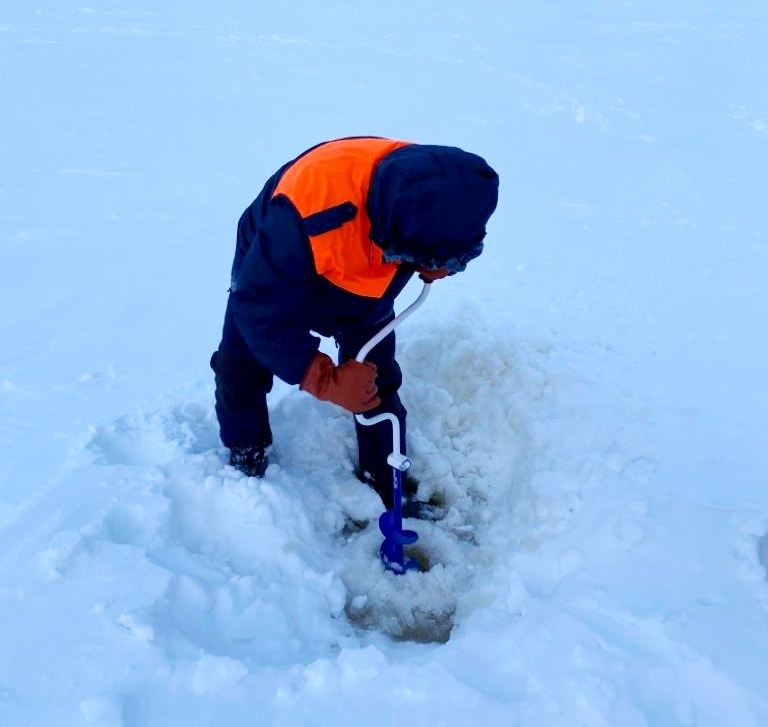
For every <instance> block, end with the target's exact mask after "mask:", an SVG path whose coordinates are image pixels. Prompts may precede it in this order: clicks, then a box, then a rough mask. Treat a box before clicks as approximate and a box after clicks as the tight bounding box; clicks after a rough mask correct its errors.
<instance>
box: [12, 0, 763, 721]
mask: <svg viewBox="0 0 768 727" xmlns="http://www.w3.org/2000/svg"><path fill="white" fill-rule="evenodd" d="M766 67H768V6H766V4H765V2H763V0H743V1H740V2H725V1H724V0H719V1H715V0H695V1H694V0H679V1H678V2H669V0H643V1H642V2H641V1H639V0H622V1H621V2H617V1H616V0H610V1H609V0H584V1H583V2H564V1H562V2H555V1H554V0H542V1H541V2H536V3H532V2H525V3H523V2H502V1H501V0H479V1H478V2H475V3H461V2H456V1H455V0H439V1H438V0H423V1H421V0H420V1H419V2H414V1H410V2H405V1H404V0H392V2H386V3H381V2H377V3H373V2H368V1H367V0H362V1H360V0H358V1H356V2H352V0H327V1H324V2H310V1H309V0H302V1H293V0H286V2H282V3H266V2H259V1H256V2H254V1H253V0H250V1H248V2H246V1H245V0H220V1H219V2H217V3H205V2H201V0H189V2H185V3H178V2H173V3H171V2H169V1H168V0H153V2H149V0H90V2H88V3H87V4H76V3H69V2H67V1H66V0H49V1H47V2H46V1H45V0H39V1H38V0H33V1H31V2H13V3H11V2H4V3H2V4H0V98H2V104H0V158H2V169H3V174H2V177H0V260H1V261H2V264H0V724H2V725H4V726H5V727H21V726H22V725H23V726H25V727H28V726H30V725H32V726H35V727H37V726H55V727H68V726H80V725H88V726H92V727H118V726H120V727H174V726H176V725H179V726H182V725H183V726H185V727H186V726H189V725H216V726H219V725H226V726H230V725H231V726H234V727H236V726H240V725H243V726H244V725H345V724H366V725H395V724H413V725H479V724H483V725H515V726H520V727H560V726H563V727H576V726H578V727H646V726H647V727H676V726H678V725H680V726H684V727H694V726H695V727H730V726H733V727H751V726H755V727H759V726H762V725H766V724H768V689H767V688H766V685H767V684H768V582H767V581H766V570H767V569H768V538H767V537H766V531H768V454H767V450H768V447H766V442H768V424H767V423H766V411H767V410H768V387H766V384H765V370H766V360H767V359H768V356H767V354H768V344H767V343H766V338H767V336H766V333H767V330H766V325H767V324H768V284H767V283H766V281H768V243H767V242H766V236H765V235H766V222H767V220H766V212H765V210H766V205H765V199H764V195H765V188H766V182H765V170H766V169H768V92H767V91H766V85H765V69H766ZM359 134H378V135H383V136H391V137H395V138H403V139H409V140H412V141H417V142H422V143H438V144H451V145H457V146H461V147H463V148H466V149H468V150H471V151H474V152H476V153H479V154H482V155H483V156H485V157H486V158H487V159H488V161H489V162H490V163H491V164H492V165H493V166H494V167H495V168H496V169H497V170H498V172H499V174H500V176H501V180H502V187H501V198H500V204H499V208H498V211H497V212H496V214H495V215H494V217H493V219H492V221H491V224H490V226H489V235H488V238H487V246H486V251H485V253H484V254H483V256H482V257H481V258H479V259H478V260H477V261H476V262H474V263H472V264H471V265H470V267H469V269H468V270H467V272H466V273H464V274H462V275H460V276H457V277H455V278H451V279H447V280H444V281H440V282H438V283H436V284H435V285H434V287H433V290H432V294H431V296H430V297H429V299H428V300H427V302H426V303H425V305H424V307H423V308H422V309H420V310H419V311H418V312H417V313H416V314H414V316H413V317H412V318H410V319H409V320H408V321H406V322H405V323H403V326H402V328H400V329H398V338H399V348H400V356H399V357H400V361H401V363H402V366H403V369H404V372H405V378H406V383H405V385H404V388H403V397H404V400H405V402H406V404H407V406H408V409H409V454H410V456H411V458H412V459H413V462H414V467H413V471H414V474H415V475H416V476H417V477H418V478H419V479H420V481H421V492H422V494H423V495H425V496H426V495H431V494H435V493H438V494H440V495H441V496H442V497H444V498H445V501H446V503H447V515H446V517H445V519H444V520H442V521H440V522H437V523H421V522H419V523H414V522H412V521H409V523H408V525H409V527H411V526H412V527H414V529H416V530H417V531H418V532H419V534H420V540H419V542H418V544H417V545H416V546H415V555H416V557H417V558H418V559H419V560H420V561H421V562H422V563H423V564H424V566H425V568H426V570H425V571H424V572H411V573H408V574H407V575H405V576H397V575H394V574H393V573H390V572H388V571H385V570H384V569H383V567H382V565H381V563H380V561H379V559H378V556H377V551H378V548H379V544H380V542H381V535H380V533H379V531H378V529H377V527H376V518H377V516H378V514H379V512H380V506H379V504H378V501H377V498H376V497H375V496H374V495H373V494H372V493H371V492H370V491H368V490H367V489H366V488H365V487H364V486H362V485H361V484H360V483H358V482H357V480H356V479H355V477H354V474H353V471H354V467H355V442H354V431H353V426H352V421H351V419H350V417H349V416H347V415H346V414H345V413H344V412H342V411H340V410H339V409H337V408H335V407H333V406H331V405H328V404H324V403H320V402H317V401H315V400H313V399H312V398H311V397H309V396H308V395H306V394H304V393H301V392H299V391H297V390H296V389H295V388H292V387H289V386H286V385H284V384H282V383H278V384H277V385H276V387H275V390H274V392H273V394H272V395H271V399H270V406H271V411H272V415H273V426H274V433H275V438H276V442H275V448H274V453H273V464H272V465H271V466H270V468H269V470H268V473H267V476H266V477H265V478H264V479H263V480H261V481H257V480H254V479H248V478H244V477H242V476H240V475H238V473H236V472H235V471H234V470H232V469H231V468H230V467H228V466H227V465H226V450H224V449H223V448H222V446H221V444H220V443H219V440H218V433H217V427H216V422H215V417H214V413H213V384H212V375H211V372H210V370H209V369H208V359H209V356H210V353H211V352H212V351H213V350H214V349H215V347H216V345H217V344H218V337H219V332H220V326H221V321H222V317H223V310H224V305H225V302H226V295H227V286H228V272H229V266H230V262H231V255H232V252H233V249H234V235H235V226H236V223H237V219H238V217H239V215H240V213H241V212H242V210H243V209H244V208H245V207H246V206H247V205H248V204H249V203H250V202H251V200H252V199H253V198H254V197H255V196H256V194H257V193H258V192H259V190H260V188H261V185H262V184H263V182H264V180H265V179H266V178H267V177H268V176H269V175H270V174H271V173H272V172H273V171H274V170H275V169H276V168H277V167H278V166H279V165H280V164H282V163H283V162H285V161H287V160H288V159H291V158H292V157H293V156H295V155H296V154H297V153H299V152H300V151H302V150H303V149H305V148H306V147H308V146H310V145H312V144H314V143H317V142H319V141H322V140H326V139H331V138H335V137H340V136H347V135H359ZM418 290H419V289H418V284H416V283H414V284H413V285H411V286H409V287H408V289H407V290H406V291H405V292H404V294H403V296H402V298H401V302H402V305H403V306H405V305H407V303H408V302H410V300H412V299H413V298H415V297H416V295H417V294H418ZM323 345H324V347H326V350H328V351H329V352H331V353H332V352H333V351H334V347H333V345H332V343H331V342H324V344H323ZM350 518H352V519H354V520H357V521H363V522H364V521H366V520H369V521H370V523H369V525H368V526H367V527H364V528H363V529H362V530H360V531H358V532H349V529H345V524H346V523H347V522H348V520H349V519H350Z"/></svg>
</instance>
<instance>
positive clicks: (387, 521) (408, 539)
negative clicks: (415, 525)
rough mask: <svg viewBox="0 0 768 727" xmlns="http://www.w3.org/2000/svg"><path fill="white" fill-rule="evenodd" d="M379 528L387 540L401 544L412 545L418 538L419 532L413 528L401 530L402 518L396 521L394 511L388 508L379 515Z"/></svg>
mask: <svg viewBox="0 0 768 727" xmlns="http://www.w3.org/2000/svg"><path fill="white" fill-rule="evenodd" d="M379 530H381V534H382V535H383V536H384V537H385V538H386V539H387V540H391V541H392V542H394V543H400V544H401V545H412V544H413V543H415V542H416V541H417V540H418V539H419V534H418V533H417V532H415V531H414V530H403V522H402V519H399V521H398V518H397V516H396V515H395V513H393V512H390V511H389V510H387V511H386V512H383V513H381V515H380V516H379Z"/></svg>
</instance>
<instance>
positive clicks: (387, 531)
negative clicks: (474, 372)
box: [355, 280, 430, 574]
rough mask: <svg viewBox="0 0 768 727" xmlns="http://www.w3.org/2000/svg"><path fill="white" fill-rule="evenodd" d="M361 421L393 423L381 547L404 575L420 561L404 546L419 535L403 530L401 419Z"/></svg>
mask: <svg viewBox="0 0 768 727" xmlns="http://www.w3.org/2000/svg"><path fill="white" fill-rule="evenodd" d="M429 286H430V281H426V280H425V281H424V287H423V288H422V290H421V294H420V295H419V297H418V298H417V299H416V300H415V301H414V302H413V303H411V305H409V306H408V307H407V308H406V309H405V310H404V311H403V312H402V313H400V315H398V316H396V317H395V318H394V319H393V320H391V321H390V322H389V323H388V324H387V325H386V326H384V328H382V329H381V330H380V331H379V332H378V333H377V334H376V335H375V336H374V337H373V338H371V340H370V341H368V343H366V344H365V345H364V346H363V347H362V348H361V349H360V352H359V353H358V354H357V356H356V358H355V360H356V361H359V362H360V363H362V362H363V361H365V357H366V356H367V355H368V354H369V353H370V351H371V349H372V348H373V347H374V346H376V345H377V344H378V343H380V342H381V341H383V340H384V338H386V337H387V336H388V335H389V334H390V333H391V332H392V331H393V330H394V329H395V327H396V326H398V325H399V324H400V323H402V322H403V321H404V320H405V319H406V318H407V317H408V316H409V315H411V313H413V312H414V311H415V310H416V309H417V308H418V307H419V306H420V305H421V304H422V303H423V302H424V301H425V300H426V297H427V295H428V293H429ZM355 419H356V420H357V422H358V423H360V424H363V425H365V426H372V425H374V424H379V423H380V422H383V421H390V422H391V423H392V454H390V455H389V457H387V464H388V465H389V466H390V467H391V468H392V495H393V497H392V501H393V507H392V510H386V511H385V512H383V513H382V514H381V517H379V529H380V530H381V533H382V535H383V536H384V542H382V544H381V548H380V549H379V555H380V556H381V561H382V563H384V567H385V568H387V570H391V571H392V572H393V573H397V574H403V573H406V572H407V571H409V570H418V568H419V565H418V563H417V562H416V561H415V560H413V559H412V558H409V559H407V560H406V559H405V554H404V552H403V546H405V545H412V544H413V543H415V542H416V541H417V540H418V539H419V536H418V534H417V533H416V532H415V531H413V530H403V478H404V473H405V472H406V470H408V468H409V467H410V466H411V461H410V460H409V459H408V457H406V456H405V455H404V454H403V453H402V452H401V451H400V420H399V419H398V418H397V417H396V416H395V415H394V414H391V413H384V414H377V415H376V416H373V417H364V416H363V415H362V414H356V415H355Z"/></svg>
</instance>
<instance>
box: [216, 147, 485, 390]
mask: <svg viewBox="0 0 768 727" xmlns="http://www.w3.org/2000/svg"><path fill="white" fill-rule="evenodd" d="M343 142H344V140H339V141H338V142H326V144H339V148H340V149H343ZM321 146H324V145H318V146H317V147H313V148H312V149H310V150H308V151H307V152H304V154H302V155H300V156H299V157H297V158H296V159H294V160H292V161H291V162H289V163H288V164H286V165H284V166H283V167H282V168H281V169H279V170H278V171H277V172H276V173H275V174H274V175H273V176H272V177H271V178H270V179H269V180H268V181H267V183H266V185H265V186H264V188H263V189H262V191H261V193H260V194H259V196H258V197H257V198H256V200H255V201H254V202H253V203H252V204H251V205H250V207H248V209H246V210H245V212H244V213H243V215H242V217H241V218H240V221H239V224H238V231H237V248H236V252H235V259H234V262H233V265H232V287H231V293H230V302H229V305H230V311H231V314H232V316H233V319H234V322H235V324H236V326H237V328H238V330H239V332H240V333H241V335H242V337H243V339H244V340H245V342H246V343H247V344H248V347H249V348H250V350H251V351H252V353H253V355H254V356H255V357H256V358H257V359H258V360H259V361H260V363H261V364H262V365H263V366H265V367H266V368H267V369H268V370H270V371H272V372H273V373H274V374H275V375H277V376H278V377H279V378H281V379H283V380H284V381H286V382H287V383H289V384H297V383H299V382H300V381H301V380H302V378H303V376H304V373H305V371H306V369H307V367H308V365H309V363H310V361H311V359H312V358H313V356H314V354H315V353H316V352H317V349H318V346H319V339H318V337H317V336H315V335H313V333H312V332H315V333H317V334H320V335H321V336H336V335H338V334H341V333H343V332H344V331H345V330H347V329H349V328H350V327H369V328H371V329H375V328H377V327H378V325H379V324H380V323H381V322H383V321H385V320H386V319H387V318H388V317H390V316H391V315H392V311H393V307H394V301H395V298H396V296H397V295H398V294H399V293H400V292H401V291H402V289H403V288H404V286H405V285H406V283H407V282H408V280H409V279H410V278H411V276H412V275H413V273H414V272H415V271H416V267H417V266H419V265H425V266H427V267H432V268H436V267H442V266H444V265H446V264H450V266H451V269H452V270H461V269H463V267H465V266H466V263H467V262H468V261H469V260H470V259H471V258H473V257H476V256H477V255H479V254H480V252H481V251H482V247H483V243H482V240H483V238H484V236H485V225H486V223H487V221H488V218H489V217H490V215H491V213H492V212H493V210H494V209H495V206H496V202H497V195H498V176H497V175H496V173H495V172H494V171H493V170H492V169H491V168H490V167H489V166H488V164H487V163H486V162H485V161H484V160H483V159H482V158H481V157H478V156H476V155H474V154H470V153H468V152H465V151H463V150H461V149H457V148H454V147H444V146H428V145H419V144H408V145H405V146H402V147H400V148H397V149H396V150H394V151H392V152H391V153H389V154H387V155H386V156H385V157H384V158H382V159H380V160H378V161H377V162H376V163H375V166H373V168H372V169H371V170H370V186H369V189H368V193H367V195H366V197H365V198H364V199H361V198H359V197H360V195H358V198H356V199H350V200H349V202H350V203H351V205H346V206H347V207H348V208H349V209H350V210H351V214H352V216H354V215H355V214H367V215H368V217H369V219H370V239H371V244H372V245H374V244H375V245H376V246H377V247H378V248H379V250H377V253H378V254H379V257H382V255H383V258H384V260H385V261H394V262H396V263H397V267H396V270H395V269H393V275H392V278H391V282H389V284H388V286H387V288H386V290H385V291H384V293H383V294H382V295H380V296H379V297H369V296H364V295H358V294H354V293H351V292H349V291H348V290H344V289H343V288H341V287H339V286H338V285H335V284H333V283H331V282H330V281H329V280H328V279H327V278H326V277H324V276H323V275H321V274H319V273H318V271H317V269H316V261H315V257H314V255H313V249H312V245H311V244H310V233H312V234H313V235H314V234H316V232H317V230H313V229H311V225H310V223H312V225H316V222H317V218H318V217H320V218H327V217H328V215H327V214H326V215H325V217H324V216H323V215H313V219H312V220H309V219H308V218H302V216H301V214H300V213H299V212H298V210H297V206H296V205H295V204H294V203H293V202H292V201H291V200H290V199H289V198H288V197H286V196H283V195H281V194H277V195H276V194H275V190H276V189H277V187H278V185H279V184H280V181H281V179H282V178H283V176H284V175H285V174H286V172H287V170H288V169H290V168H291V167H292V165H294V164H296V163H297V162H298V161H299V160H301V159H303V158H304V157H305V156H306V155H308V154H310V153H312V152H313V151H314V150H316V149H319V147H321ZM326 151H327V150H326ZM309 159H310V157H307V160H309ZM308 176H309V175H308ZM308 183H311V180H309V181H308ZM341 207H345V205H341ZM337 212H338V211H337V210H335V209H334V210H332V211H331V213H334V214H335V213H337ZM345 215H347V212H344V211H343V210H342V216H341V218H340V219H339V221H337V222H333V223H331V225H328V226H327V227H326V228H325V229H324V230H321V232H324V231H326V230H331V229H333V228H334V227H340V226H341V225H342V224H344V223H345V217H344V216H345ZM335 216H336V217H338V216H339V215H338V214H336V215H335ZM347 219H349V216H348V215H347ZM321 221H322V220H321ZM323 224H325V222H323Z"/></svg>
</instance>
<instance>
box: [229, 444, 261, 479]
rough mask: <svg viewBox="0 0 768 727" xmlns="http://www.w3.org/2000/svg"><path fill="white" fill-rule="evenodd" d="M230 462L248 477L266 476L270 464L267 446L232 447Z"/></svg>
mask: <svg viewBox="0 0 768 727" xmlns="http://www.w3.org/2000/svg"><path fill="white" fill-rule="evenodd" d="M229 464H230V465H232V467H234V468H235V469H236V470H240V472H242V473H243V474H244V475H245V476H246V477H259V478H260V477H264V473H265V472H266V471H267V466H268V465H269V457H268V456H267V448H266V447H259V446H250V447H232V449H231V450H230V454H229Z"/></svg>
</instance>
